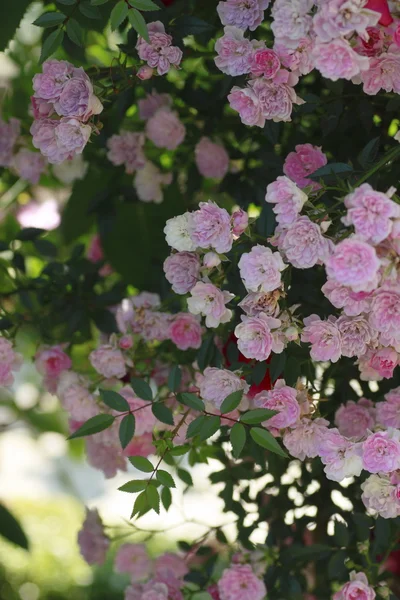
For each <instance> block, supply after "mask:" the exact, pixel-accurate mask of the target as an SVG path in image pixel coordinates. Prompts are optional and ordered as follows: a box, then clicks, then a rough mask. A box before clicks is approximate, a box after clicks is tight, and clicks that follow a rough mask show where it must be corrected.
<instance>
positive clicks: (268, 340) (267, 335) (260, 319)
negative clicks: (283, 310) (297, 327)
mask: <svg viewBox="0 0 400 600" xmlns="http://www.w3.org/2000/svg"><path fill="white" fill-rule="evenodd" d="M241 319H242V322H241V323H239V325H237V326H236V328H235V336H236V337H237V338H238V342H237V346H238V348H239V350H240V352H241V353H242V354H243V355H244V356H245V357H246V358H255V359H256V360H260V361H262V360H267V358H268V357H269V356H270V354H271V352H272V351H275V350H278V348H277V347H276V345H275V344H276V342H275V340H274V338H273V335H272V332H271V330H272V329H276V328H277V327H279V326H280V324H281V322H280V321H279V319H274V318H273V317H268V316H267V315H266V314H264V313H260V314H259V315H258V316H256V317H247V316H244V315H242V317H241ZM281 351H282V350H281Z"/></svg>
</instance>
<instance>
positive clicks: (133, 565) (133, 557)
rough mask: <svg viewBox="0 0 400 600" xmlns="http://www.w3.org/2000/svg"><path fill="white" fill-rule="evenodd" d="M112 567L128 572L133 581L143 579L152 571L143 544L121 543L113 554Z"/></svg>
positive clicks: (121, 571)
mask: <svg viewBox="0 0 400 600" xmlns="http://www.w3.org/2000/svg"><path fill="white" fill-rule="evenodd" d="M114 569H115V571H116V572H117V573H128V574H129V575H130V576H131V578H132V580H133V581H144V580H145V579H147V578H148V577H149V575H150V573H151V571H152V562H151V559H150V557H149V555H148V552H147V550H146V546H145V545H144V544H122V546H120V547H119V548H118V551H117V554H116V555H115V562H114Z"/></svg>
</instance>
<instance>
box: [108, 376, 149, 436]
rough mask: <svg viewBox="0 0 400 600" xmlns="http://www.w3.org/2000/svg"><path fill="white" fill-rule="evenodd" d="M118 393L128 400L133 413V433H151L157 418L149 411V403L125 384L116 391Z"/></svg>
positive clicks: (138, 434)
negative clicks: (134, 424) (134, 423)
mask: <svg viewBox="0 0 400 600" xmlns="http://www.w3.org/2000/svg"><path fill="white" fill-rule="evenodd" d="M118 393H119V394H121V396H122V397H123V398H125V400H126V401H127V402H128V404H129V407H130V409H131V410H132V411H134V414H135V421H136V426H135V435H137V436H141V435H143V434H145V433H151V432H152V431H153V429H154V427H155V426H156V423H157V419H156V418H155V416H154V415H153V413H152V411H151V403H150V402H146V401H145V400H142V399H141V398H138V397H137V396H136V395H135V393H134V391H133V389H132V388H131V387H129V386H128V385H125V386H124V387H123V388H121V389H120V390H119V391H118Z"/></svg>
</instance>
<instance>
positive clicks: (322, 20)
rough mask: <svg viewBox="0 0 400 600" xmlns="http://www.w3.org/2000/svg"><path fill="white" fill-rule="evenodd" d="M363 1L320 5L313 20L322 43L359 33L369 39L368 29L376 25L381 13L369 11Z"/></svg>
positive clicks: (331, 0) (328, 0)
mask: <svg viewBox="0 0 400 600" xmlns="http://www.w3.org/2000/svg"><path fill="white" fill-rule="evenodd" d="M365 4H366V2H364V1H363V0H350V1H349V0H326V1H325V2H322V3H320V4H319V9H318V12H317V14H316V15H315V17H314V19H313V26H314V31H315V33H316V34H317V36H318V38H319V39H320V40H321V41H322V42H330V41H331V40H336V39H337V38H340V37H343V36H347V35H349V34H351V33H358V35H360V36H361V37H365V38H367V33H366V29H367V27H372V26H374V25H376V24H377V23H378V21H379V18H380V15H379V13H377V12H375V11H372V10H368V9H367V8H366V7H365Z"/></svg>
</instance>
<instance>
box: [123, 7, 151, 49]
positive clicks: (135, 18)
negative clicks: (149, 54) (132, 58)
mask: <svg viewBox="0 0 400 600" xmlns="http://www.w3.org/2000/svg"><path fill="white" fill-rule="evenodd" d="M128 19H129V23H130V24H131V25H132V27H133V29H134V30H135V31H136V32H137V33H138V35H140V36H142V38H143V39H144V40H146V42H150V38H149V32H148V31H147V25H146V21H145V20H144V18H143V16H142V15H141V14H140V12H139V11H138V10H136V8H130V9H129V10H128Z"/></svg>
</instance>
